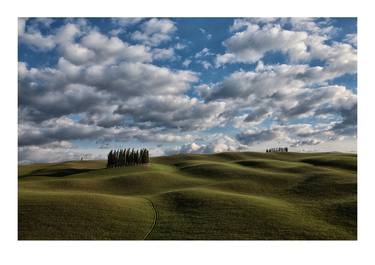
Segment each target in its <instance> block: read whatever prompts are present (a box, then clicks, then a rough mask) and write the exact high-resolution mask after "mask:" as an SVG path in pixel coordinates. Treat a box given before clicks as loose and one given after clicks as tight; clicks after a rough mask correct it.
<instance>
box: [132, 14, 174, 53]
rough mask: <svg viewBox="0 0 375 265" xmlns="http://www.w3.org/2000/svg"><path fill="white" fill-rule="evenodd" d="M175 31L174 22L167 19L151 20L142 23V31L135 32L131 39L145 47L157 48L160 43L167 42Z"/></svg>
mask: <svg viewBox="0 0 375 265" xmlns="http://www.w3.org/2000/svg"><path fill="white" fill-rule="evenodd" d="M176 29H177V28H176V26H175V24H174V22H173V21H171V20H169V19H157V18H152V19H149V20H147V21H146V22H143V24H142V25H141V30H142V31H135V32H134V33H132V35H131V37H132V39H133V40H136V41H140V42H142V43H144V44H146V45H150V46H158V45H159V44H160V43H163V42H166V41H169V40H170V39H171V35H172V34H173V33H174V32H175V31H176Z"/></svg>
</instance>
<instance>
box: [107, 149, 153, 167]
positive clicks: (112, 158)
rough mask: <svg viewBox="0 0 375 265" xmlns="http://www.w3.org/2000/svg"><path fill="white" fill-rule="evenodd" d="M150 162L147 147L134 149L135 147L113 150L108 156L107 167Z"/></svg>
mask: <svg viewBox="0 0 375 265" xmlns="http://www.w3.org/2000/svg"><path fill="white" fill-rule="evenodd" d="M149 162H150V157H149V152H148V150H147V149H146V148H143V149H139V150H134V148H132V149H130V148H128V149H126V148H124V149H117V150H111V151H110V152H109V153H108V156H107V168H114V167H126V166H133V165H143V164H148V163H149Z"/></svg>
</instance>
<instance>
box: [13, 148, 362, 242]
mask: <svg viewBox="0 0 375 265" xmlns="http://www.w3.org/2000/svg"><path fill="white" fill-rule="evenodd" d="M105 165H106V162H105V161H73V162H65V163H57V164H33V165H25V166H19V169H18V170H19V171H18V172H19V176H18V236H19V239H21V240H24V239H98V240H105V239H138V240H143V239H147V240H153V239H156V240H157V239H183V240H189V239H199V240H202V239H203V240H204V239H210V240H217V239H225V240H241V239H247V240H254V239H261V240H262V239H263V240H264V239H272V240H282V239H291V240H294V239H305V240H310V239H322V240H325V239H335V240H341V239H344V240H355V239H357V155H355V154H342V153H304V154H302V153H249V152H241V153H220V154H213V155H188V154H186V155H176V156H169V157H156V158H152V160H151V164H150V165H147V166H135V167H127V168H116V169H106V168H105Z"/></svg>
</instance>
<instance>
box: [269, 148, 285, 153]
mask: <svg viewBox="0 0 375 265" xmlns="http://www.w3.org/2000/svg"><path fill="white" fill-rule="evenodd" d="M270 152H288V147H276V148H269V149H266V153H270Z"/></svg>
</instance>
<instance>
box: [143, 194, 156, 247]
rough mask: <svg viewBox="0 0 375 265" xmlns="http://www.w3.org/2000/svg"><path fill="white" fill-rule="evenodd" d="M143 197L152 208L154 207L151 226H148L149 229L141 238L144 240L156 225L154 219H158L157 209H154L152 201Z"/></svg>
mask: <svg viewBox="0 0 375 265" xmlns="http://www.w3.org/2000/svg"><path fill="white" fill-rule="evenodd" d="M143 199H145V200H147V201H148V202H149V203H150V204H151V206H152V209H154V220H153V223H152V226H151V228H150V231H148V233H147V234H146V235H145V237H144V238H143V240H146V239H147V237H148V236H149V235H150V234H151V233H152V231H153V230H154V227H155V226H156V221H157V219H158V211H157V210H156V207H155V205H154V203H153V202H152V201H151V200H150V199H148V198H145V197H143Z"/></svg>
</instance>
